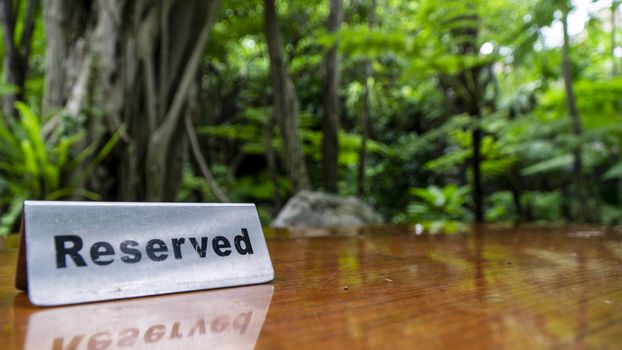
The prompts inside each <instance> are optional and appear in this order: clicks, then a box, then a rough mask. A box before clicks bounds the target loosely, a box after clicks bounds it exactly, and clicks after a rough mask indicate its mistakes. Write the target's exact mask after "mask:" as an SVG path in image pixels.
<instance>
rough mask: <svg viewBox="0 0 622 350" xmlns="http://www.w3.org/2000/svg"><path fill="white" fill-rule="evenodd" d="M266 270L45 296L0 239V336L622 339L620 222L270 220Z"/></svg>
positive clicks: (100, 343) (63, 343) (46, 342)
mask: <svg viewBox="0 0 622 350" xmlns="http://www.w3.org/2000/svg"><path fill="white" fill-rule="evenodd" d="M267 235H268V236H269V237H270V238H269V240H268V248H269V250H270V254H271V256H272V261H273V265H274V269H275V272H276V279H275V280H274V282H273V283H271V284H265V285H257V286H248V287H240V288H228V289H220V290H213V291H202V292H193V293H181V294H174V295H166V296H157V297H145V298H137V299H129V300H119V301H112V302H101V303H92V304H83V305H76V306H68V307H56V308H37V307H34V306H32V305H30V303H29V302H28V297H27V295H26V294H25V293H22V292H19V291H17V290H16V289H14V287H13V280H14V277H15V276H14V275H15V260H16V256H17V253H16V251H15V250H14V249H11V248H6V247H5V248H2V249H0V344H1V345H2V346H1V347H2V348H3V349H4V348H9V349H10V348H29V349H71V348H78V349H81V348H84V349H87V348H92V349H108V348H109V349H112V348H129V349H135V348H150V347H154V348H182V349H188V348H231V349H237V348H253V347H255V348H258V349H292V348H293V349H296V348H308V349H325V348H387V349H413V348H419V349H422V348H431V349H448V348H460V349H463V348H473V349H483V348H526V349H538V348H578V349H587V348H594V349H607V348H610V349H620V348H622V227H592V226H555V227H553V226H549V227H546V226H518V227H510V226H508V227H503V226H473V227H470V228H469V229H468V230H467V232H464V233H457V234H443V233H440V234H429V233H426V232H423V233H421V232H419V230H418V229H417V228H416V227H414V226H390V225H387V226H376V227H366V228H349V229H347V228H345V229H331V230H321V229H299V230H293V231H268V232H267Z"/></svg>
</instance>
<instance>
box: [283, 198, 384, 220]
mask: <svg viewBox="0 0 622 350" xmlns="http://www.w3.org/2000/svg"><path fill="white" fill-rule="evenodd" d="M382 222H383V220H382V216H381V215H380V214H378V213H377V212H376V211H375V210H374V209H373V208H372V207H370V206H369V205H368V204H366V203H365V202H363V201H362V200H360V199H359V198H356V197H340V196H337V195H333V194H329V193H323V192H311V191H300V192H298V193H297V194H296V195H295V196H293V197H292V198H290V200H289V201H287V203H286V204H285V206H284V207H283V209H281V211H280V212H279V215H277V217H276V219H274V221H273V222H272V227H329V226H361V225H370V224H381V223H382Z"/></svg>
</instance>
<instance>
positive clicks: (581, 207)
mask: <svg viewBox="0 0 622 350" xmlns="http://www.w3.org/2000/svg"><path fill="white" fill-rule="evenodd" d="M568 12H569V9H568V6H567V5H564V6H563V8H562V25H563V32H564V33H563V37H564V43H563V46H562V67H561V68H562V76H563V79H564V90H565V93H566V107H567V109H568V115H569V116H570V121H571V129H572V133H573V134H574V136H575V138H576V141H575V143H576V144H575V146H574V147H573V150H572V154H573V164H572V173H573V174H572V176H573V181H574V198H573V200H574V202H575V203H576V205H574V208H573V210H571V212H572V215H573V216H574V218H575V220H579V221H584V220H586V218H587V217H588V216H589V215H587V214H588V213H587V212H586V209H587V207H586V202H585V201H586V200H587V198H586V196H585V181H584V179H583V169H582V167H583V165H582V164H583V159H582V156H581V134H582V131H581V119H580V117H579V109H578V108H577V101H576V98H575V94H574V88H573V86H572V80H573V78H572V71H571V67H570V43H569V36H568Z"/></svg>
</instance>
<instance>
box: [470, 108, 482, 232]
mask: <svg viewBox="0 0 622 350" xmlns="http://www.w3.org/2000/svg"><path fill="white" fill-rule="evenodd" d="M471 117H472V118H473V119H474V124H475V127H474V128H473V131H472V133H471V134H472V137H473V164H472V165H473V202H474V204H475V221H476V222H484V221H485V217H484V191H483V188H482V172H481V166H482V152H481V143H482V129H481V128H480V126H479V123H480V120H481V117H480V116H479V115H478V114H476V115H472V116H471Z"/></svg>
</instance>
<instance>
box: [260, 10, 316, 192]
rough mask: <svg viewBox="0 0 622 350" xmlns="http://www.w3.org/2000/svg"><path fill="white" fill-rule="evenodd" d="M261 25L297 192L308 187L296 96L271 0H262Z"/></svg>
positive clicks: (277, 114)
mask: <svg viewBox="0 0 622 350" xmlns="http://www.w3.org/2000/svg"><path fill="white" fill-rule="evenodd" d="M264 25H265V31H266V41H267V43H268V55H269V56H270V74H271V75H272V89H273V91H272V94H273V113H274V116H275V118H276V120H277V121H278V123H279V124H280V127H281V136H282V138H283V151H284V153H285V154H284V159H285V167H286V168H287V173H288V176H289V180H290V181H291V184H292V189H293V190H294V192H298V191H300V190H306V189H309V188H310V187H311V186H310V182H309V175H308V173H307V167H306V165H305V161H304V155H303V152H302V144H301V141H300V135H299V131H298V98H297V97H296V90H295V88H294V83H293V81H292V78H291V77H290V75H289V73H288V72H287V66H286V63H285V55H284V53H283V47H282V44H281V34H280V33H279V24H278V16H277V13H276V8H275V4H274V0H264Z"/></svg>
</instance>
